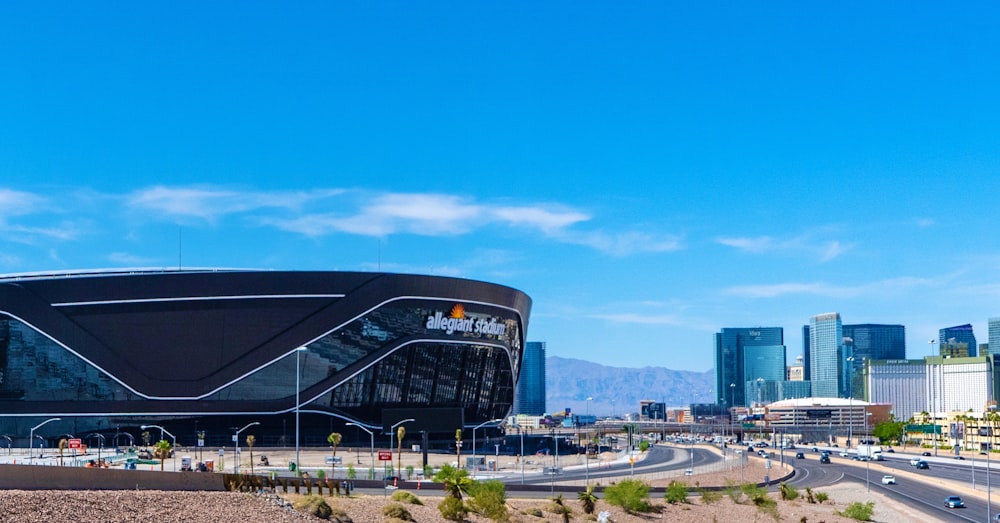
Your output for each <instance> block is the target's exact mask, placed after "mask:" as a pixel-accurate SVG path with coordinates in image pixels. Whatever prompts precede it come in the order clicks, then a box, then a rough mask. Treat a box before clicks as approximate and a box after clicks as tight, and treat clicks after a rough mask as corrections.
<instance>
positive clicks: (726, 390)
mask: <svg viewBox="0 0 1000 523" xmlns="http://www.w3.org/2000/svg"><path fill="white" fill-rule="evenodd" d="M758 379H763V380H766V381H783V380H784V379H785V334H784V330H783V329H782V328H781V327H748V328H724V329H722V332H718V333H716V334H715V391H716V404H718V405H726V406H730V407H732V406H745V405H747V402H748V401H757V399H756V398H755V397H748V394H752V392H750V393H748V392H747V391H748V390H751V391H753V390H757V389H755V388H753V387H754V386H753V385H751V386H750V388H749V389H748V384H749V383H755V382H756V380H758Z"/></svg>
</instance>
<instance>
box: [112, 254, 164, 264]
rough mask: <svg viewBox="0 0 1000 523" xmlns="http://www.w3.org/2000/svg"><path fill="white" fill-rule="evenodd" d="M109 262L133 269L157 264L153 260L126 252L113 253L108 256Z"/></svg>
mask: <svg viewBox="0 0 1000 523" xmlns="http://www.w3.org/2000/svg"><path fill="white" fill-rule="evenodd" d="M108 261H109V262H111V263H113V264H116V265H128V266H132V267H142V266H147V265H150V264H153V263H155V262H156V260H154V259H153V258H145V257H142V256H136V255H134V254H129V253H126V252H113V253H111V254H109V255H108Z"/></svg>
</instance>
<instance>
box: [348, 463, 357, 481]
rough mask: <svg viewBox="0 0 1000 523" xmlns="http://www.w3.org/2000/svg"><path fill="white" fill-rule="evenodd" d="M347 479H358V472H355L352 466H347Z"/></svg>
mask: <svg viewBox="0 0 1000 523" xmlns="http://www.w3.org/2000/svg"><path fill="white" fill-rule="evenodd" d="M347 479H358V471H357V470H355V468H354V465H353V464H348V465H347Z"/></svg>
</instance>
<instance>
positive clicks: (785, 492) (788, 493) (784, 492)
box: [778, 483, 799, 501]
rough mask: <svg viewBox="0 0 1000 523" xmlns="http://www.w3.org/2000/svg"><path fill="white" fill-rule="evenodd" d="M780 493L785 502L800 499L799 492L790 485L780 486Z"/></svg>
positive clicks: (783, 484)
mask: <svg viewBox="0 0 1000 523" xmlns="http://www.w3.org/2000/svg"><path fill="white" fill-rule="evenodd" d="M778 492H780V493H781V499H782V500H784V501H792V500H794V499H797V498H798V497H799V491H798V490H796V489H795V487H793V486H791V485H789V484H788V483H782V484H781V485H779V486H778Z"/></svg>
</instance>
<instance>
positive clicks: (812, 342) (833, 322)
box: [809, 312, 850, 398]
mask: <svg viewBox="0 0 1000 523" xmlns="http://www.w3.org/2000/svg"><path fill="white" fill-rule="evenodd" d="M843 338H844V333H843V324H842V323H841V322H840V314H839V313H836V312H828V313H825V314H818V315H816V316H813V317H812V318H810V319H809V376H810V381H812V394H813V396H817V397H820V398H837V397H846V393H847V389H849V388H850V387H849V386H848V385H847V383H846V381H847V376H846V373H845V372H844V371H845V367H846V363H847V362H846V359H847V358H846V355H845V354H844V353H843V350H844V348H843V347H844V344H843Z"/></svg>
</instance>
